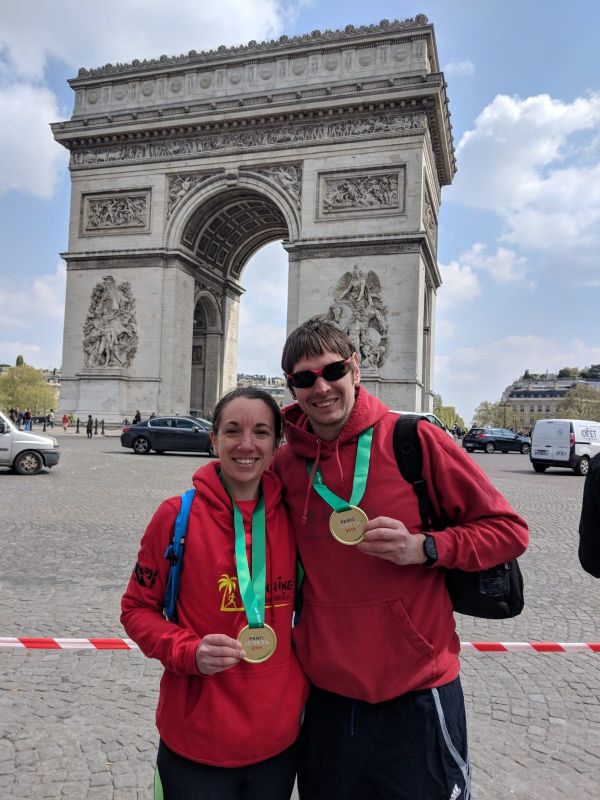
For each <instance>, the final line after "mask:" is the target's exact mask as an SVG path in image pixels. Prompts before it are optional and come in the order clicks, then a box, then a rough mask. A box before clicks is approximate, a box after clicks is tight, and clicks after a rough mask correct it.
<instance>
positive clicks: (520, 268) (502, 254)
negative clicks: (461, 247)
mask: <svg viewBox="0 0 600 800" xmlns="http://www.w3.org/2000/svg"><path fill="white" fill-rule="evenodd" d="M460 261H461V262H462V263H463V264H465V265H466V267H465V269H468V268H469V267H470V268H472V269H480V270H484V271H485V272H488V273H489V274H490V275H491V277H492V278H493V279H494V280H495V281H498V282H500V283H505V282H508V281H520V280H521V279H522V278H523V277H524V275H525V273H526V271H527V264H528V260H527V258H525V257H524V256H520V255H518V254H517V253H516V252H515V251H514V250H508V249H507V248H506V247H498V248H497V250H496V252H495V253H488V249H487V245H485V244H482V243H481V242H475V244H474V245H473V246H472V247H471V248H470V249H469V250H468V251H467V252H466V253H463V254H462V255H461V256H460Z"/></svg>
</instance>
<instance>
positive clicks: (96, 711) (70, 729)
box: [0, 433, 600, 800]
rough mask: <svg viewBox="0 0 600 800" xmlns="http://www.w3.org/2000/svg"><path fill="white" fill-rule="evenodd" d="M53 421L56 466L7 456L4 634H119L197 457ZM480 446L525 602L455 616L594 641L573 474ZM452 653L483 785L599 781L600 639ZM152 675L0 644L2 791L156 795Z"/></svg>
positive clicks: (520, 796)
mask: <svg viewBox="0 0 600 800" xmlns="http://www.w3.org/2000/svg"><path fill="white" fill-rule="evenodd" d="M58 438H59V439H60V442H61V448H62V456H61V461H60V464H59V465H58V466H57V467H55V468H54V469H52V470H51V471H47V472H44V473H43V474H40V475H38V476H34V477H22V476H17V475H14V474H12V473H10V472H2V471H0V537H1V538H0V541H1V544H2V552H3V556H4V558H3V569H2V572H1V573H0V587H1V593H0V635H3V636H15V635H17V636H18V635H37V636H59V637H60V636H63V637H90V636H100V637H103V636H117V637H118V636H122V635H123V631H122V629H121V627H120V624H119V600H120V595H121V592H122V591H123V588H124V586H125V584H126V582H127V580H128V577H129V574H130V572H131V568H132V565H133V562H134V560H135V555H136V552H137V547H138V542H139V539H140V536H141V533H142V531H143V529H144V526H145V525H146V523H147V522H148V520H149V517H150V515H151V513H152V511H153V510H154V508H155V507H156V506H157V505H158V503H159V502H160V500H162V499H163V498H164V497H166V496H168V495H170V494H177V493H179V492H180V491H183V490H184V489H185V488H187V487H188V486H189V485H190V480H191V475H192V473H193V471H194V469H195V468H196V466H198V465H199V464H201V463H203V462H204V461H205V458H204V457H203V456H196V455H183V454H173V455H169V454H167V455H163V456H157V455H154V454H152V455H150V456H136V455H134V454H133V453H132V452H131V451H129V450H125V449H122V448H121V447H120V444H119V440H118V438H114V437H100V436H98V437H94V438H93V439H92V440H90V441H88V440H87V439H86V438H85V436H84V435H79V436H77V435H76V434H73V433H68V434H66V435H63V434H62V433H59V434H58ZM473 458H475V459H476V460H477V461H478V462H479V463H480V464H481V465H482V466H483V467H484V469H485V470H486V471H487V472H488V474H490V476H491V477H492V480H493V481H494V483H495V484H496V485H497V486H498V487H499V489H500V490H501V491H503V492H504V493H505V494H506V495H507V497H508V498H509V499H510V501H511V502H512V503H513V504H514V506H515V507H516V508H517V509H518V510H519V511H520V512H521V513H522V514H523V515H524V516H525V518H526V519H527V520H528V521H529V523H530V526H531V548H530V550H529V551H528V553H527V554H526V555H525V556H524V557H523V559H522V567H523V572H524V574H525V580H526V592H527V595H526V599H527V605H526V610H525V611H524V613H523V614H522V615H521V616H520V617H518V618H517V619H515V620H509V621H502V622H493V621H484V620H474V619H471V618H466V617H465V618H460V617H458V618H457V623H458V628H459V633H460V637H461V639H463V640H468V641H471V640H474V641H486V640H494V641H497V640H499V641H532V640H540V641H599V640H600V619H599V616H600V614H599V609H600V581H596V582H594V580H593V579H592V578H591V577H589V576H588V575H586V574H585V573H584V572H583V571H582V570H581V569H580V567H579V564H578V561H577V523H578V517H579V509H580V504H581V494H582V489H583V480H582V479H581V478H578V477H576V476H575V475H573V474H571V473H567V472H558V471H556V472H549V473H545V474H543V475H537V474H535V473H533V471H532V470H531V467H530V465H529V461H528V459H527V458H526V457H525V456H520V455H502V454H492V455H485V454H481V455H474V456H473ZM462 664H463V672H462V674H463V686H464V690H465V695H466V700H467V707H468V714H469V724H470V742H471V754H472V761H473V772H474V797H475V798H476V800H507V798H514V799H515V800H526V799H527V800H531V798H534V799H535V798H544V800H558V798H568V800H580V798H590V799H591V798H596V797H598V785H599V782H600V655H594V654H591V653H589V654H588V653H574V654H544V655H541V654H540V655H536V654H515V653H507V654H478V653H465V654H464V655H463V658H462ZM159 676H160V666H159V665H158V663H157V662H151V661H149V660H147V659H145V658H144V657H143V656H142V655H141V654H139V653H135V652H119V651H114V652H76V651H62V652H56V651H19V650H8V649H5V650H0V688H1V692H0V797H2V798H11V800H12V799H13V798H14V799H15V800H21V799H22V798H23V799H24V798H27V800H37V799H38V798H73V800H137V798H140V799H141V798H149V797H150V796H151V792H150V784H151V779H152V770H153V761H154V754H155V748H156V743H157V735H156V732H155V728H154V707H155V703H156V691H157V684H158V679H159ZM332 800H335V798H332ZM365 800H369V799H368V798H365ZM416 800H427V798H417V799H416Z"/></svg>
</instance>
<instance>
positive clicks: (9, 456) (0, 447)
mask: <svg viewBox="0 0 600 800" xmlns="http://www.w3.org/2000/svg"><path fill="white" fill-rule="evenodd" d="M59 458H60V453H59V452H58V442H57V441H56V439H55V438H54V437H53V436H43V435H42V434H40V433H30V432H29V431H20V430H19V429H18V428H17V426H16V425H14V424H13V423H12V422H11V421H10V419H9V418H8V417H7V416H6V415H5V414H3V413H2V412H1V411H0V467H12V468H13V469H14V470H15V472H18V473H19V475H35V474H36V473H38V472H39V471H40V470H41V469H42V468H43V467H53V466H54V465H55V464H58V459H59Z"/></svg>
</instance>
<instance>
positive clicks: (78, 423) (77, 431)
mask: <svg viewBox="0 0 600 800" xmlns="http://www.w3.org/2000/svg"><path fill="white" fill-rule="evenodd" d="M80 423H81V420H80V419H79V417H77V429H76V431H75V433H79V425H80Z"/></svg>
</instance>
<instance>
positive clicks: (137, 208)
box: [81, 189, 150, 236]
mask: <svg viewBox="0 0 600 800" xmlns="http://www.w3.org/2000/svg"><path fill="white" fill-rule="evenodd" d="M82 200H83V203H82V231H81V232H82V234H83V235H87V236H89V235H92V236H93V235H94V234H100V233H106V232H109V233H111V232H112V233H140V232H142V233H143V232H146V231H148V230H149V229H150V190H149V189H144V190H142V191H136V192H119V193H111V194H101V195H100V194H93V195H92V194H88V195H83V197H82Z"/></svg>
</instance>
